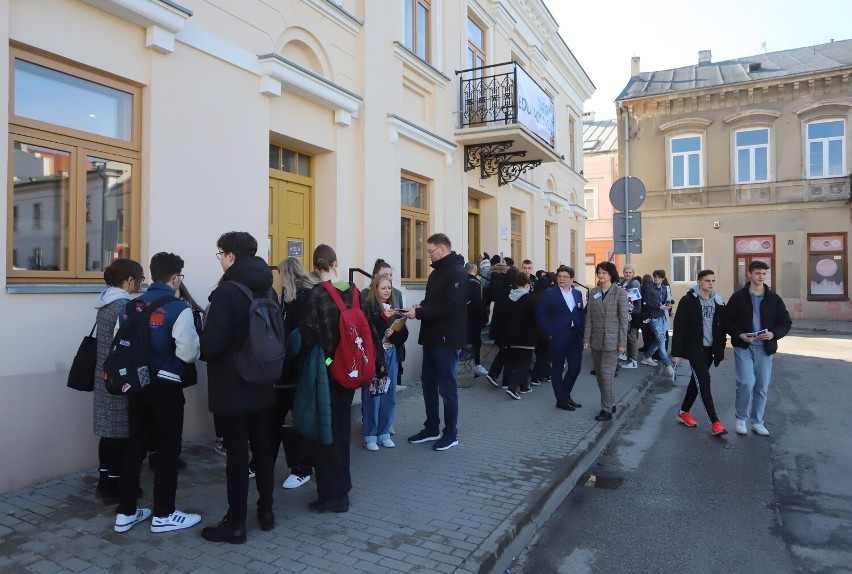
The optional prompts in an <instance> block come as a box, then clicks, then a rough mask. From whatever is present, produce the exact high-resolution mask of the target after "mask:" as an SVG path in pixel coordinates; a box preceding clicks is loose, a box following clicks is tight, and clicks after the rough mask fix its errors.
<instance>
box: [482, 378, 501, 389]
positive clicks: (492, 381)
mask: <svg viewBox="0 0 852 574" xmlns="http://www.w3.org/2000/svg"><path fill="white" fill-rule="evenodd" d="M485 378H486V379H488V382H489V383H491V384H492V385H494V386H495V387H497V388H498V389H499V388H500V383H498V382H497V379H495V378H494V377H492V376H491V375H485Z"/></svg>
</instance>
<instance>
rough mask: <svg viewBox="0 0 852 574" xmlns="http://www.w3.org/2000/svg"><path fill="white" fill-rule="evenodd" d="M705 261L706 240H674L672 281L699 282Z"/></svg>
mask: <svg viewBox="0 0 852 574" xmlns="http://www.w3.org/2000/svg"><path fill="white" fill-rule="evenodd" d="M703 261H704V239H701V238H698V239H672V281H673V282H675V283H692V282H694V281H698V272H699V271H701V266H702V263H703Z"/></svg>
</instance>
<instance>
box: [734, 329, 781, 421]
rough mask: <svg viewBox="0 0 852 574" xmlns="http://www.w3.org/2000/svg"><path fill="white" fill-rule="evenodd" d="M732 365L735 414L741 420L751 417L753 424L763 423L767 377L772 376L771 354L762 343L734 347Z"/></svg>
mask: <svg viewBox="0 0 852 574" xmlns="http://www.w3.org/2000/svg"><path fill="white" fill-rule="evenodd" d="M734 365H735V368H736V378H737V398H736V407H735V412H736V416H737V418H738V419H739V420H741V421H744V420H748V419H751V422H752V423H753V424H763V412H764V411H765V410H766V395H767V392H768V391H769V379H770V378H771V377H772V355H767V354H766V351H764V350H763V345H749V346H748V348H746V349H741V348H739V347H734Z"/></svg>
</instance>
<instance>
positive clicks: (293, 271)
mask: <svg viewBox="0 0 852 574" xmlns="http://www.w3.org/2000/svg"><path fill="white" fill-rule="evenodd" d="M278 283H279V285H281V301H282V302H284V303H292V302H293V301H295V300H296V294H297V293H298V292H299V289H301V288H308V289H310V288H311V287H313V286H314V280H313V279H311V277H310V276H309V275H308V273H307V271H305V268H304V267H302V264H301V263H299V260H298V259H296V258H295V257H288V258H287V259H282V260H281V263H279V264H278Z"/></svg>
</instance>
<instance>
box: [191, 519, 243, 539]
mask: <svg viewBox="0 0 852 574" xmlns="http://www.w3.org/2000/svg"><path fill="white" fill-rule="evenodd" d="M201 537H202V538H203V539H204V540H207V541H209V542H227V543H228V544H243V543H244V542H245V541H246V525H245V524H239V523H236V522H231V521H229V520H228V517H227V516H226V517H225V518H223V519H222V520H221V521H220V522H219V524H218V525H217V526H208V527H207V528H203V529H202V530H201Z"/></svg>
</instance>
